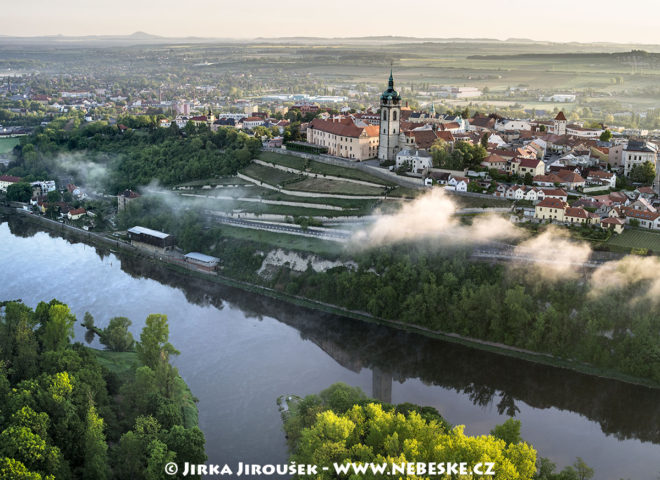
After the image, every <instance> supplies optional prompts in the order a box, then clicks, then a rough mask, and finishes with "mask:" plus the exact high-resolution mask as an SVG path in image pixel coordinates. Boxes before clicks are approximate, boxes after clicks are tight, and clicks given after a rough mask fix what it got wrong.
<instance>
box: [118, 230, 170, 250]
mask: <svg viewBox="0 0 660 480" xmlns="http://www.w3.org/2000/svg"><path fill="white" fill-rule="evenodd" d="M128 238H129V239H130V240H131V245H135V246H136V247H139V248H144V249H145V250H149V251H151V252H154V253H164V252H167V251H170V250H173V249H174V243H175V240H174V237H173V236H172V235H170V234H169V233H163V232H159V231H158V230H152V229H150V228H146V227H140V226H135V227H132V228H129V229H128Z"/></svg>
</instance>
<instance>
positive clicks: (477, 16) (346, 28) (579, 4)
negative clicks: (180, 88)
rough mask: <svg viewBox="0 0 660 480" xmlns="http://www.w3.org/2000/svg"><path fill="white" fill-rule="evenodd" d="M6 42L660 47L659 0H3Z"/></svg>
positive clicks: (0, 3) (0, 20)
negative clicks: (338, 40)
mask: <svg viewBox="0 0 660 480" xmlns="http://www.w3.org/2000/svg"><path fill="white" fill-rule="evenodd" d="M0 12H2V13H1V15H0V25H1V27H0V35H11V36H36V35H57V34H62V35H67V36H69V35H72V36H80V35H130V34H132V33H134V32H136V31H143V32H147V33H150V34H153V35H160V36H168V37H185V36H199V37H217V38H256V37H288V36H313V37H356V36H357V37H361V36H372V35H378V36H380V35H396V36H413V37H434V38H449V37H461V38H477V37H479V38H484V37H487V38H497V39H501V40H505V39H507V38H529V39H532V40H546V41H555V42H570V41H577V42H617V43H651V44H660V28H658V27H659V26H660V23H659V21H658V19H659V18H660V1H658V0H632V1H631V2H628V3H621V2H620V1H616V2H614V1H611V0H580V1H575V0H552V1H549V2H533V1H529V0H499V1H496V0H468V1H454V2H447V1H438V0H417V1H416V2H413V3H410V4H408V3H407V2H405V1H402V0H380V1H373V0H371V1H355V0H322V1H317V2H314V1H310V0H305V1H301V0H249V1H236V0H187V1H186V0H158V1H154V0H112V1H111V2H99V1H94V0H58V1H53V0H22V1H20V2H16V1H13V0H0Z"/></svg>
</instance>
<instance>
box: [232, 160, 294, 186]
mask: <svg viewBox="0 0 660 480" xmlns="http://www.w3.org/2000/svg"><path fill="white" fill-rule="evenodd" d="M241 173H243V174H245V175H247V176H248V177H252V178H256V179H257V180H261V181H262V182H264V183H267V184H268V185H286V184H287V183H290V182H295V181H296V180H300V179H301V178H302V176H301V175H296V174H295V173H288V172H285V171H283V170H278V169H277V168H271V167H265V166H263V165H257V164H256V163H252V164H250V165H248V166H247V167H246V168H244V169H243V170H242V171H241Z"/></svg>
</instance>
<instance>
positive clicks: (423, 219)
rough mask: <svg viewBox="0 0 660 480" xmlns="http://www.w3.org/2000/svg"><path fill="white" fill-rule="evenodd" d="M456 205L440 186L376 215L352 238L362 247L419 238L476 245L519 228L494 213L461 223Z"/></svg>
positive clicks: (502, 237)
mask: <svg viewBox="0 0 660 480" xmlns="http://www.w3.org/2000/svg"><path fill="white" fill-rule="evenodd" d="M456 211H457V208H456V204H455V203H454V202H453V200H452V199H451V198H450V197H449V195H448V194H446V193H445V192H444V191H443V190H442V189H439V188H434V189H432V190H431V191H430V192H429V193H427V194H425V195H423V196H421V197H419V198H417V199H415V200H413V201H412V202H410V203H406V204H405V205H404V206H403V207H402V208H401V209H400V210H399V211H398V212H397V213H394V214H390V215H382V216H380V217H379V218H378V219H377V220H376V221H375V222H374V223H372V224H371V225H369V226H368V227H367V228H365V229H362V230H359V231H357V232H356V233H355V234H354V235H353V238H352V243H353V245H355V246H358V247H362V248H369V247H378V246H381V245H386V244H391V243H397V242H403V241H413V240H422V239H428V238H434V239H437V240H438V241H439V242H441V243H443V244H452V243H455V244H465V243H469V244H476V243H483V242H489V241H494V240H505V239H509V240H511V239H516V238H520V237H522V236H523V232H522V230H520V229H519V228H517V227H515V226H514V225H513V224H512V223H511V222H509V221H508V220H506V219H504V218H502V217H500V216H498V215H485V216H479V217H476V218H475V219H474V222H473V223H472V225H463V224H462V223H461V222H460V221H459V219H458V218H457V217H456V216H455V215H454V214H455V213H456Z"/></svg>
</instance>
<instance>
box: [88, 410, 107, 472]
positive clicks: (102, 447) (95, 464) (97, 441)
mask: <svg viewBox="0 0 660 480" xmlns="http://www.w3.org/2000/svg"><path fill="white" fill-rule="evenodd" d="M84 445H85V460H84V468H83V475H82V478H83V479H89V480H105V479H106V478H108V474H109V469H108V445H107V444H106V443H105V435H103V419H102V418H101V417H99V416H98V414H97V413H96V408H94V405H90V406H89V409H88V410H87V422H86V428H85V438H84Z"/></svg>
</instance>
